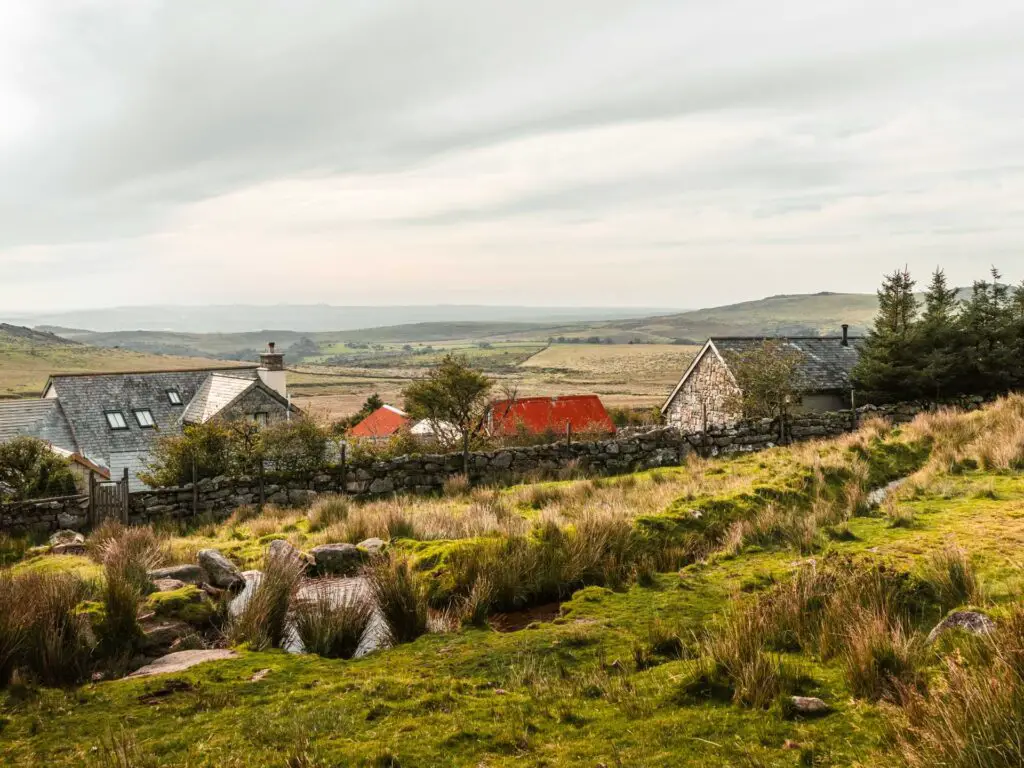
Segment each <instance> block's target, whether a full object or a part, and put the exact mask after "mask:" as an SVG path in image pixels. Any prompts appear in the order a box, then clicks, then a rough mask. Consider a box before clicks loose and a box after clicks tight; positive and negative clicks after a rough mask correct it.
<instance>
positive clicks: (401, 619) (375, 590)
mask: <svg viewBox="0 0 1024 768" xmlns="http://www.w3.org/2000/svg"><path fill="white" fill-rule="evenodd" d="M366 576H367V580H368V582H369V585H370V593H371V594H372V595H373V598H374V602H375V603H376V605H377V608H378V610H379V611H380V612H381V615H382V616H383V617H384V622H385V624H386V625H387V630H388V635H389V639H390V640H391V642H392V643H407V642H411V641H412V640H415V639H416V638H417V637H419V636H420V635H422V634H425V633H426V631H427V600H426V596H425V594H424V586H423V583H422V577H421V576H420V574H418V573H417V572H416V571H414V570H413V567H412V563H411V561H410V560H409V558H407V557H399V556H396V555H394V554H392V555H390V556H388V557H386V558H380V559H379V560H378V561H377V562H376V563H374V564H373V565H371V566H370V567H369V568H368V569H367V571H366Z"/></svg>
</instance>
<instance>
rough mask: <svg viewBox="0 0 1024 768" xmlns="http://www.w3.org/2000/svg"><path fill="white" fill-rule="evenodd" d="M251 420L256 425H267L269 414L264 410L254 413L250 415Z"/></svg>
mask: <svg viewBox="0 0 1024 768" xmlns="http://www.w3.org/2000/svg"><path fill="white" fill-rule="evenodd" d="M252 420H253V421H255V422H256V426H258V427H265V426H267V422H268V421H270V414H268V413H266V412H265V411H260V412H259V413H254V414H253V415H252Z"/></svg>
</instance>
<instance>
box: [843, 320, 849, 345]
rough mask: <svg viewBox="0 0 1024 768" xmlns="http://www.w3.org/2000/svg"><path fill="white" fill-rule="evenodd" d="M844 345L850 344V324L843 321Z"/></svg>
mask: <svg viewBox="0 0 1024 768" xmlns="http://www.w3.org/2000/svg"><path fill="white" fill-rule="evenodd" d="M843 346H844V347H848V346H850V326H849V325H847V324H846V323H843Z"/></svg>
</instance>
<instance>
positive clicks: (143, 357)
mask: <svg viewBox="0 0 1024 768" xmlns="http://www.w3.org/2000/svg"><path fill="white" fill-rule="evenodd" d="M204 365H209V360H204V359H201V358H197V357H184V356H168V355H155V354H146V353H143V352H137V351H134V350H128V349H103V348H100V347H95V346H90V345H87V344H82V343H80V342H78V341H74V340H70V339H65V338H62V337H60V336H58V335H56V334H54V333H50V332H47V331H40V330H37V329H31V328H25V327H22V326H16V325H9V324H6V323H0V398H8V397H28V396H33V395H38V394H39V393H40V392H41V391H42V389H43V385H44V384H45V383H46V379H47V377H48V376H49V375H50V374H51V373H57V372H60V373H71V372H77V371H127V370H133V371H153V370H163V369H179V368H197V367H201V366H204Z"/></svg>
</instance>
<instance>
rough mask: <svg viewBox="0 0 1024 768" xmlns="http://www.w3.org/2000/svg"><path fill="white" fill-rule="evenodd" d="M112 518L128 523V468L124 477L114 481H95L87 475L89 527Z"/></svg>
mask: <svg viewBox="0 0 1024 768" xmlns="http://www.w3.org/2000/svg"><path fill="white" fill-rule="evenodd" d="M108 517H113V518H115V519H117V520H120V521H121V522H122V523H127V522H128V468H127V467H125V470H124V477H122V478H121V479H120V480H114V481H102V480H101V481H97V480H96V476H95V475H93V474H91V473H90V475H89V526H90V527H95V526H97V525H99V524H100V523H102V522H103V521H104V520H106V519H107V518H108Z"/></svg>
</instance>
